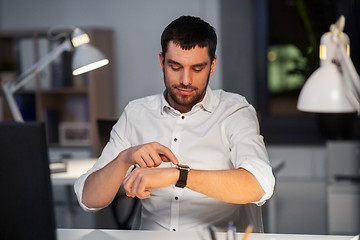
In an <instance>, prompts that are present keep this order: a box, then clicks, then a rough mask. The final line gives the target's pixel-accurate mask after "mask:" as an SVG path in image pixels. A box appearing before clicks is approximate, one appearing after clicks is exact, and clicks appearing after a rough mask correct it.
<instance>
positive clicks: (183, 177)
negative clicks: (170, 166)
mask: <svg viewBox="0 0 360 240" xmlns="http://www.w3.org/2000/svg"><path fill="white" fill-rule="evenodd" d="M176 169H178V170H179V171H180V175H179V179H178V181H177V183H176V184H175V187H179V188H184V187H185V186H186V181H187V178H188V173H189V171H190V168H189V166H187V165H181V164H178V165H177V166H176Z"/></svg>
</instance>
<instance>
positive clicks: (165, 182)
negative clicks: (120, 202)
mask: <svg viewBox="0 0 360 240" xmlns="http://www.w3.org/2000/svg"><path fill="white" fill-rule="evenodd" d="M178 178H179V171H178V170H177V169H176V168H174V167H172V168H136V169H134V171H132V172H131V173H130V174H129V175H128V176H127V177H126V178H125V179H124V181H123V185H124V189H125V191H126V195H127V196H128V197H138V198H140V199H144V198H148V197H150V190H153V189H158V188H163V187H168V186H170V185H171V184H175V183H176V181H177V179H178Z"/></svg>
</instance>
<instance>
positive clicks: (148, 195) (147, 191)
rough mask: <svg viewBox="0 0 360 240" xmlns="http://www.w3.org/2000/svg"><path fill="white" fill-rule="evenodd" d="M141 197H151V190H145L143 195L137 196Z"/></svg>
mask: <svg viewBox="0 0 360 240" xmlns="http://www.w3.org/2000/svg"><path fill="white" fill-rule="evenodd" d="M137 197H138V198H140V199H144V198H149V197H150V191H149V190H145V191H144V192H143V193H142V195H141V196H137Z"/></svg>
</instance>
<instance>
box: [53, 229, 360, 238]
mask: <svg viewBox="0 0 360 240" xmlns="http://www.w3.org/2000/svg"><path fill="white" fill-rule="evenodd" d="M57 236H58V240H70V239H71V240H128V239H134V240H135V239H136V240H142V239H144V240H162V239H171V240H180V239H181V240H183V239H187V240H207V239H208V240H210V239H211V237H210V234H209V232H206V231H204V232H162V231H161V232H160V231H156V232H155V231H134V230H131V231H127V230H94V229H57ZM242 236H243V233H237V239H238V240H241V238H242ZM216 238H217V240H225V239H226V234H225V233H223V232H217V233H216ZM297 239H302V240H351V239H354V240H355V239H356V240H359V237H358V236H357V237H353V236H335V235H331V236H330V235H297V234H259V233H253V234H250V236H249V238H248V240H297Z"/></svg>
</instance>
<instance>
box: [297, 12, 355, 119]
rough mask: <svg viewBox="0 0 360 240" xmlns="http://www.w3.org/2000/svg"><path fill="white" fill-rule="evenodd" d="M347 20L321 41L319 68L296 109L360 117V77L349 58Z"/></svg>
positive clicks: (305, 86) (335, 25) (302, 92)
mask: <svg viewBox="0 0 360 240" xmlns="http://www.w3.org/2000/svg"><path fill="white" fill-rule="evenodd" d="M344 25H345V17H344V16H341V17H340V18H339V20H338V21H337V22H336V23H335V24H332V25H331V26H330V32H327V33H325V34H323V35H322V37H321V40H320V51H319V55H320V67H319V68H318V69H317V70H316V71H315V72H314V73H313V74H312V75H311V76H310V77H309V79H308V80H307V81H306V83H305V84H304V86H303V88H302V89H301V92H300V95H299V98H298V103H297V108H298V109H299V110H300V111H304V112H314V113H353V112H357V113H358V114H360V108H359V105H360V78H359V75H358V74H357V72H356V70H355V67H354V65H353V63H352V61H351V59H350V56H349V55H350V46H349V37H348V36H347V34H346V33H344V32H343V29H344Z"/></svg>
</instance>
